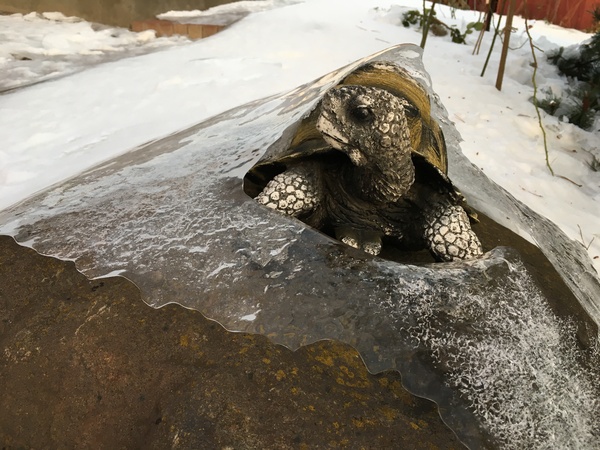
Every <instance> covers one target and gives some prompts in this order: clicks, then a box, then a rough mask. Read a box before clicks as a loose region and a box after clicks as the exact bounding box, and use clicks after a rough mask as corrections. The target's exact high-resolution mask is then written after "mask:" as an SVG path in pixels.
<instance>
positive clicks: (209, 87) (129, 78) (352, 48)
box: [0, 0, 600, 271]
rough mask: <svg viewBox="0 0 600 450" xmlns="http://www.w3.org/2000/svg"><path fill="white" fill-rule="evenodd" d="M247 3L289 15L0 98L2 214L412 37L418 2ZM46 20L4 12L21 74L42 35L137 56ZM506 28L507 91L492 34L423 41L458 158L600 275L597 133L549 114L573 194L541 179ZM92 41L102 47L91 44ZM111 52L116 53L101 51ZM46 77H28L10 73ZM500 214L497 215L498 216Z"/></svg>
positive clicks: (545, 32) (548, 44) (558, 34)
mask: <svg viewBox="0 0 600 450" xmlns="http://www.w3.org/2000/svg"><path fill="white" fill-rule="evenodd" d="M242 3H243V2H242ZM242 3H234V4H231V5H226V6H223V7H219V9H218V12H219V13H227V11H233V12H235V11H238V10H239V9H240V8H242V9H244V8H246V10H247V9H248V7H247V5H243V4H242ZM253 3H256V4H257V5H259V6H260V7H261V8H262V7H264V8H271V6H273V7H275V6H281V5H285V7H276V8H273V9H268V10H264V11H262V12H260V13H253V14H250V15H249V16H248V17H246V18H245V19H243V20H242V21H240V22H238V23H236V24H235V25H233V26H231V27H229V28H228V29H226V30H224V31H223V32H221V33H219V34H218V35H215V36H212V37H211V38H209V39H205V40H201V41H198V42H194V43H189V44H187V45H185V46H177V47H176V48H172V49H170V50H169V51H168V52H160V53H159V54H153V55H146V56H143V57H138V58H129V59H125V60H120V61H118V62H113V63H110V64H105V65H102V66H98V67H94V68H91V69H88V70H86V71H85V72H83V73H78V74H77V75H74V76H71V77H67V78H64V79H61V80H56V81H54V82H52V83H44V84H41V85H38V86H35V87H32V88H29V89H26V90H21V91H17V92H12V93H11V94H10V95H4V96H3V97H1V101H0V114H1V116H2V117H3V118H5V119H4V120H2V121H0V139H2V142H3V147H2V149H0V209H1V208H5V207H7V206H9V205H10V204H12V203H15V202H17V201H20V200H23V199H24V198H26V197H28V196H29V195H31V194H33V193H34V192H36V191H38V190H40V189H43V188H45V187H47V186H49V185H52V184H54V183H56V182H58V181H61V180H64V179H66V178H69V177H70V176H73V175H75V174H77V173H80V172H81V171H83V170H85V169H86V168H89V167H91V166H93V165H94V164H97V163H98V162H101V161H106V160H109V159H110V158H112V157H114V156H116V155H119V154H122V153H124V152H126V151H129V150H130V149H131V148H134V147H136V146H139V145H141V144H143V143H144V142H147V141H150V140H153V139H157V138H160V137H162V136H165V135H168V134H170V133H172V132H175V131H177V130H180V129H184V128H186V127H188V126H191V125H193V124H195V123H198V122H200V121H202V120H204V119H206V118H208V117H210V116H213V115H215V114H218V113H220V112H223V111H225V110H227V109H229V108H232V107H235V106H237V105H240V104H243V103H245V102H248V101H251V100H254V99H258V98H261V97H264V96H267V95H272V94H275V93H278V92H282V91H285V90H289V89H292V88H293V87H294V86H298V85H300V84H302V83H305V82H308V81H310V80H312V79H314V78H316V77H318V76H320V75H322V74H323V73H327V72H329V71H331V70H334V69H335V68H337V67H340V66H342V65H344V64H347V63H350V62H351V61H354V60H356V59H358V58H361V57H363V56H365V55H368V54H371V53H373V52H375V51H379V50H382V49H383V48H386V47H387V46H389V45H392V44H395V43H399V42H414V43H418V42H419V40H420V35H419V33H418V31H417V30H414V29H407V28H404V27H402V26H399V19H400V16H401V14H402V13H403V12H404V11H406V10H408V9H420V8H421V7H422V2H421V1H418V0H401V1H399V2H392V1H388V0H377V1H372V2H367V3H365V2H352V3H348V2H344V1H341V0H318V1H317V0H309V1H306V2H302V3H298V4H291V3H293V2H291V1H290V2H286V1H281V2H279V1H272V2H270V1H269V2H266V1H265V3H263V2H253ZM261 5H262V6H261ZM437 10H438V16H439V17H440V18H441V19H442V20H444V21H445V22H447V23H448V24H454V25H456V26H458V27H462V29H464V27H465V26H466V24H467V23H469V22H472V21H474V20H477V19H478V18H479V17H480V16H479V15H478V14H477V13H470V12H465V11H459V10H456V11H454V16H455V18H453V14H452V10H451V9H449V8H447V7H442V6H438V7H437ZM51 18H52V20H42V19H35V20H34V22H32V23H30V19H27V18H26V17H23V16H21V17H16V16H10V17H2V16H0V19H1V20H3V22H2V25H3V26H2V27H1V30H0V33H2V35H3V37H4V38H5V39H6V40H5V42H4V44H3V46H2V48H4V49H7V48H12V46H15V45H16V46H17V48H20V49H26V48H31V49H36V50H31V52H34V53H35V54H39V55H40V56H39V57H40V58H42V57H43V59H42V60H38V61H37V62H36V61H21V62H19V64H21V63H22V64H23V65H24V67H25V66H30V65H35V64H38V63H40V64H46V63H50V64H53V63H52V58H51V57H49V56H47V55H46V56H44V51H45V48H44V46H43V41H44V40H43V39H42V38H43V36H45V35H53V36H54V35H55V36H62V37H63V38H64V39H63V38H61V39H62V40H63V41H69V42H72V41H77V40H79V41H83V43H81V44H82V45H83V44H84V43H85V41H86V40H89V43H88V44H89V45H88V46H87V48H88V49H90V50H93V49H94V48H95V46H97V45H100V47H101V48H107V47H110V46H113V47H116V46H117V45H116V44H115V42H120V44H119V48H126V49H127V50H126V51H127V54H131V53H132V52H134V50H135V49H136V48H137V45H138V44H136V43H135V42H137V40H139V39H140V37H139V36H138V37H135V36H136V35H134V34H132V33H129V32H128V31H127V30H119V29H112V31H111V33H110V34H109V33H107V32H103V31H102V30H98V32H95V33H94V34H93V38H92V34H91V32H89V31H87V32H83V31H82V32H78V31H75V30H76V29H75V28H63V27H66V26H67V25H69V26H71V25H72V26H77V27H84V28H86V29H88V30H89V29H90V27H91V28H93V26H92V25H91V24H87V23H74V24H69V23H64V22H65V21H64V20H63V21H61V20H59V19H57V18H54V16H52V17H51ZM32 19H34V18H32ZM69 20H71V19H69ZM67 22H68V21H67ZM32 24H34V25H35V28H31V25H32ZM514 25H515V26H516V27H517V31H516V32H515V33H514V34H513V47H514V48H515V49H514V50H511V51H510V53H509V59H508V67H507V74H506V78H505V82H504V87H503V91H502V92H501V93H500V92H497V91H496V90H495V89H494V87H493V85H494V82H495V72H496V67H497V64H498V59H499V46H496V49H495V51H494V53H493V54H492V58H491V62H490V65H489V69H488V71H487V74H486V76H485V77H484V78H481V77H479V73H480V71H481V68H482V66H483V62H484V58H485V54H486V52H487V48H488V47H489V45H490V41H491V36H489V34H488V35H486V37H485V38H484V41H483V45H482V50H481V52H480V54H479V55H475V56H473V55H471V52H472V43H473V42H474V40H475V38H476V36H475V35H469V36H467V40H468V42H469V44H470V45H468V46H465V45H457V44H453V43H451V42H450V41H449V38H448V37H445V38H438V37H435V36H431V37H430V39H429V40H428V44H427V51H426V52H425V63H426V65H427V67H428V70H429V72H430V73H431V74H432V77H433V79H434V82H435V85H436V90H437V92H438V93H439V95H440V98H441V99H442V101H443V103H444V104H445V105H446V107H447V108H448V110H449V111H450V119H451V120H452V121H454V122H455V123H456V125H457V128H458V129H459V131H460V132H461V134H462V136H463V138H464V139H465V142H464V143H463V145H462V148H463V152H464V153H465V155H466V156H467V157H468V158H469V159H470V160H471V161H473V162H474V163H475V164H476V165H477V166H478V167H481V168H482V169H483V170H484V172H485V173H486V174H487V175H488V176H489V177H490V178H491V179H493V180H494V181H496V182H497V183H498V184H499V185H501V186H502V187H504V188H505V189H507V190H508V191H510V192H511V193H512V194H513V195H514V196H515V197H517V198H518V199H519V200H521V201H523V202H524V203H525V204H527V205H528V206H530V207H531V208H532V209H533V210H535V211H536V212H539V213H540V214H542V215H544V216H546V217H548V218H550V219H551V220H552V221H553V222H554V223H556V224H557V225H558V226H559V227H560V228H561V229H562V230H563V231H564V232H565V233H566V234H567V235H568V236H569V237H570V238H571V239H573V240H577V241H580V242H582V243H584V244H585V246H588V245H589V248H588V254H589V256H590V258H592V261H593V263H594V265H595V267H596V270H597V271H600V230H599V229H598V223H599V221H598V217H600V173H599V172H594V171H592V170H591V169H590V168H589V164H590V163H591V162H592V159H593V158H594V157H596V158H597V159H598V158H600V155H599V154H598V153H599V151H600V150H599V148H600V146H599V145H598V141H599V139H598V134H599V133H598V131H594V132H585V131H582V130H580V129H578V128H576V127H574V126H572V125H569V124H566V123H563V122H559V121H558V120H556V119H555V118H552V117H547V116H545V118H544V121H545V123H546V125H547V127H548V132H549V133H548V134H549V140H550V158H551V160H552V162H553V164H554V168H555V170H556V172H557V174H559V175H562V176H564V177H566V178H568V179H570V180H572V181H574V182H575V183H577V185H580V186H581V187H579V186H577V185H575V184H573V183H571V182H570V181H567V180H565V179H564V178H560V177H551V176H550V175H549V174H548V171H547V169H546V168H545V163H544V160H543V149H542V144H541V143H542V141H541V135H540V132H539V131H538V128H537V121H536V116H535V111H534V109H533V106H532V105H531V104H530V103H529V97H530V96H531V94H532V86H531V81H530V77H531V71H532V68H531V66H530V62H531V56H530V53H529V49H528V46H527V45H521V44H523V42H524V39H525V34H524V28H523V25H524V22H523V20H521V19H518V18H517V19H516V20H515V22H514ZM530 25H533V27H532V29H531V32H532V34H533V35H534V38H535V39H536V45H538V46H541V48H543V49H550V48H552V47H556V46H557V45H568V44H573V43H577V42H581V41H583V40H585V39H586V38H588V37H589V36H590V35H589V34H588V35H586V34H585V33H581V32H579V31H576V30H566V29H562V28H560V27H556V26H554V25H548V24H545V23H543V22H541V21H537V22H530ZM46 27H47V28H46ZM69 30H70V31H69ZM112 34H116V35H117V37H116V38H114V37H112V36H111V35H112ZM36 36H37V37H36ZM124 36H132V37H133V41H135V42H134V43H133V44H131V45H129V44H128V45H124V46H122V45H121V44H124V43H125V42H126V41H127V39H125V38H124ZM249 36H251V38H249ZM30 37H31V38H30ZM34 37H35V39H32V38H34ZM121 37H123V38H122V39H121ZM100 38H102V39H105V41H103V42H102V43H99V44H98V43H96V42H97V41H98V40H99V39H100ZM153 42H154V41H153ZM156 42H158V41H156ZM161 42H162V41H161ZM132 45H133V47H132ZM71 48H76V47H75V46H72V47H71ZM132 49H133V50H132ZM0 51H2V50H1V49H0ZM117 53H118V54H119V55H121V54H122V53H123V52H121V51H119V52H112V53H111V52H108V53H107V52H105V53H103V54H104V55H107V54H112V55H115V54H117ZM17 54H18V52H17ZM69 58H80V59H78V60H77V61H79V62H78V64H81V65H83V66H87V65H88V64H89V63H88V62H85V61H89V59H88V58H89V56H85V55H83V56H77V55H75V54H71V55H70V56H69ZM538 60H539V63H540V64H539V69H538V84H539V86H540V87H541V88H543V87H544V86H552V87H554V88H555V91H556V90H557V89H558V90H559V89H560V88H562V87H563V86H564V80H563V79H561V77H559V76H558V75H557V73H556V70H555V68H554V67H552V66H549V65H548V64H547V63H546V62H545V60H544V58H543V56H542V55H538ZM28 70H29V69H28ZM55 70H60V71H63V70H69V69H68V68H65V67H62V66H61V67H53V68H52V72H54V71H55ZM43 73H44V72H38V71H36V70H33V71H32V72H31V73H30V74H29V75H25V74H23V75H18V76H22V77H26V76H27V77H29V76H31V77H35V76H39V75H40V74H43ZM26 79H27V80H28V81H32V80H33V78H26ZM6 118H8V119H6ZM501 213H502V212H501V211H498V213H497V214H496V215H495V217H494V218H495V219H497V220H498V219H499V218H500V217H501V215H502V214H501ZM515 231H517V232H522V230H515Z"/></svg>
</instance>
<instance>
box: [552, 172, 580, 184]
mask: <svg viewBox="0 0 600 450" xmlns="http://www.w3.org/2000/svg"><path fill="white" fill-rule="evenodd" d="M552 175H554V174H552ZM556 176H557V177H558V178H562V179H563V180H566V181H568V182H569V183H573V184H574V185H575V186H577V187H583V184H579V183H575V182H574V181H573V180H571V179H569V178H567V177H564V176H562V175H556Z"/></svg>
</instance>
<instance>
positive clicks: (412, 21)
mask: <svg viewBox="0 0 600 450" xmlns="http://www.w3.org/2000/svg"><path fill="white" fill-rule="evenodd" d="M430 14H431V19H430V20H431V22H432V25H436V26H438V27H443V29H444V28H445V29H446V30H448V31H449V32H450V38H451V39H452V42H456V43H457V44H466V43H467V42H466V38H467V36H468V35H469V34H471V33H473V32H474V31H481V30H482V29H483V22H480V21H478V22H470V23H468V24H467V27H466V29H465V31H464V32H461V31H460V29H458V28H457V27H454V26H452V27H450V26H448V25H446V24H445V23H444V22H442V21H441V20H439V19H438V18H437V17H436V13H435V10H433V11H432V10H430V9H425V11H424V13H421V11H418V10H416V9H412V10H410V11H407V12H405V13H404V14H403V15H402V25H404V26H405V27H410V26H411V25H417V24H418V25H419V27H420V28H423V27H424V25H425V20H426V18H427V17H429V15H430Z"/></svg>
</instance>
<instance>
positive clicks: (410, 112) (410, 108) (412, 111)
mask: <svg viewBox="0 0 600 450" xmlns="http://www.w3.org/2000/svg"><path fill="white" fill-rule="evenodd" d="M404 114H406V117H411V118H414V117H418V116H419V109H418V108H417V107H416V106H415V105H413V104H412V103H406V104H405V105H404Z"/></svg>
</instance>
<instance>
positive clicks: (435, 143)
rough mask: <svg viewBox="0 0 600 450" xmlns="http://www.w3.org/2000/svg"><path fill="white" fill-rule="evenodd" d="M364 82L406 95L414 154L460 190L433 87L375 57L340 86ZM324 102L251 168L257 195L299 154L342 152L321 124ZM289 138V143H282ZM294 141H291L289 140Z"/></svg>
mask: <svg viewBox="0 0 600 450" xmlns="http://www.w3.org/2000/svg"><path fill="white" fill-rule="evenodd" d="M341 85H361V86H369V87H375V88H380V89H385V90H387V91H389V92H390V93H392V94H394V95H396V96H398V97H401V98H403V99H405V100H406V101H407V102H408V103H409V106H408V107H407V108H405V111H406V118H407V122H408V126H409V128H410V138H411V146H412V151H413V159H416V160H418V161H415V162H418V165H420V166H423V163H425V164H424V165H425V166H428V167H429V168H431V169H434V170H433V171H431V172H432V173H435V174H437V175H438V176H439V177H440V178H441V179H442V180H443V182H444V183H446V184H447V185H448V187H451V190H454V188H453V187H452V184H451V182H450V180H449V179H448V177H447V173H448V156H447V152H446V143H445V140H444V135H443V133H442V129H441V127H440V126H439V124H438V123H437V122H436V121H435V120H434V119H433V118H432V116H431V102H430V98H429V94H428V93H427V90H426V89H425V88H424V87H423V86H422V85H421V84H419V82H417V81H416V80H415V79H414V78H413V77H411V75H410V74H409V73H408V71H406V70H405V69H403V68H402V67H400V66H398V65H397V64H395V63H392V62H387V61H375V62H370V63H367V64H364V65H362V66H360V67H358V68H357V69H355V70H354V71H352V72H351V73H350V74H348V75H347V76H346V77H345V78H343V79H342V81H341V82H340V83H338V84H337V86H341ZM320 108H321V102H319V103H317V105H316V107H315V108H314V109H313V110H312V111H311V112H310V114H309V115H308V116H306V117H305V118H304V119H302V120H301V121H299V122H298V123H297V124H295V125H293V126H292V127H290V128H288V129H287V130H286V132H285V133H284V136H282V138H281V139H280V140H279V141H278V142H277V143H275V144H274V145H273V146H272V148H270V149H269V150H268V151H267V153H266V154H265V156H264V157H263V158H262V159H261V160H260V161H259V162H258V163H257V164H256V165H255V166H254V167H253V168H252V169H251V170H250V171H249V173H248V175H247V176H246V180H245V190H246V192H247V193H248V194H249V195H250V196H252V197H255V196H256V195H257V194H258V193H259V192H260V191H261V190H262V188H264V186H265V185H266V184H267V183H268V182H269V181H270V180H271V179H272V178H273V177H274V176H275V175H277V174H278V173H281V172H283V171H284V170H285V169H286V168H287V167H288V166H289V165H290V164H293V163H294V162H297V161H298V160H299V159H305V158H313V157H336V156H335V155H338V156H339V155H340V154H341V153H339V152H337V151H336V150H334V149H332V148H331V147H330V146H329V145H328V144H327V143H326V142H325V141H324V140H323V138H322V136H321V133H320V132H319V131H318V130H317V127H316V122H317V118H318V116H319V113H320ZM282 143H283V145H282ZM288 143H289V144H288Z"/></svg>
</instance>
